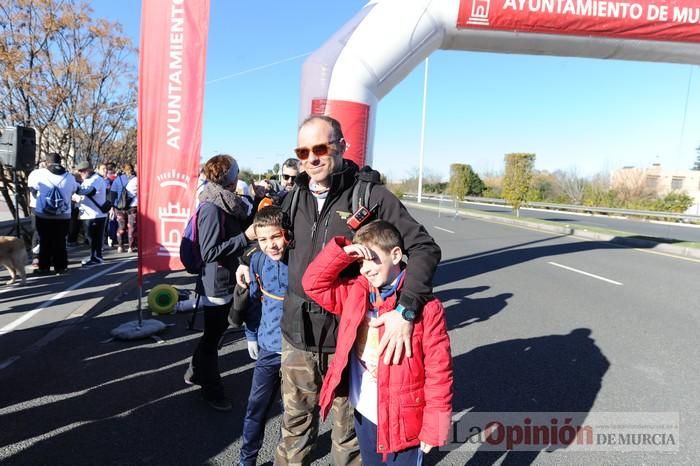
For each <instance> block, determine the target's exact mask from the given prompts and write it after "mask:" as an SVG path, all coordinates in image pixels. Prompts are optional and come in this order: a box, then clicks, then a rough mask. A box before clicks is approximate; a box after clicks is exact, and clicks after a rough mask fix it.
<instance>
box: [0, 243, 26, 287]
mask: <svg viewBox="0 0 700 466" xmlns="http://www.w3.org/2000/svg"><path fill="white" fill-rule="evenodd" d="M26 264H27V250H26V249H25V246H24V240H22V239H21V238H15V237H14V236H0V265H4V266H5V267H7V270H9V271H10V281H8V282H7V284H8V285H12V284H13V283H14V282H15V281H16V279H17V275H19V276H20V277H21V279H22V284H24V283H25V282H26V281H27V272H26V271H25V270H24V266H25V265H26Z"/></svg>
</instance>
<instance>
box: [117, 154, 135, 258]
mask: <svg viewBox="0 0 700 466" xmlns="http://www.w3.org/2000/svg"><path fill="white" fill-rule="evenodd" d="M122 171H123V173H122V174H120V175H119V176H117V177H116V178H115V179H114V181H113V182H112V188H111V190H112V195H113V197H114V204H115V209H114V210H115V212H116V216H117V224H118V226H117V252H123V251H124V234H125V233H126V234H127V249H126V251H127V252H132V251H133V250H134V241H135V240H136V206H137V204H138V197H137V191H138V178H137V177H136V171H135V170H134V166H133V165H132V164H130V163H125V164H124V166H123V167H122ZM124 190H126V192H127V194H128V197H127V199H128V200H129V203H128V204H129V205H128V206H127V208H126V209H121V208H119V207H120V206H119V199H120V197H121V195H122V191H124Z"/></svg>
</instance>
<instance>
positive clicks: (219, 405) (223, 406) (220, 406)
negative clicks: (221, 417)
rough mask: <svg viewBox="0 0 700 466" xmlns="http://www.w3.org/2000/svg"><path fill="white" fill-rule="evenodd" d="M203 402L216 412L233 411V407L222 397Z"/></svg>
mask: <svg viewBox="0 0 700 466" xmlns="http://www.w3.org/2000/svg"><path fill="white" fill-rule="evenodd" d="M205 401H206V402H207V404H208V405H209V406H211V407H212V408H214V409H215V410H217V411H222V412H226V411H231V410H232V409H233V405H232V404H231V402H230V401H229V399H228V398H226V397H225V396H224V397H217V398H209V399H207V398H205Z"/></svg>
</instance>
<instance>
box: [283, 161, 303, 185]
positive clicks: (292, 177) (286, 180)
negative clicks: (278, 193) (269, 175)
mask: <svg viewBox="0 0 700 466" xmlns="http://www.w3.org/2000/svg"><path fill="white" fill-rule="evenodd" d="M298 174H299V160H297V159H292V158H289V159H287V160H285V161H284V163H283V164H282V176H281V177H280V186H281V187H282V190H284V191H287V192H289V191H291V190H292V189H294V182H295V181H296V178H297V175H298Z"/></svg>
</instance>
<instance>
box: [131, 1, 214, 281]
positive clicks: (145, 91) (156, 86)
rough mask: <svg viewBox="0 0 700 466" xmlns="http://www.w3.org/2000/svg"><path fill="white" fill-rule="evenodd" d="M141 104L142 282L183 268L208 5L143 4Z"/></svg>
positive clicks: (197, 153)
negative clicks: (181, 249) (147, 276)
mask: <svg viewBox="0 0 700 466" xmlns="http://www.w3.org/2000/svg"><path fill="white" fill-rule="evenodd" d="M141 3H142V11H141V49H140V57H139V103H138V167H137V170H138V179H139V183H138V189H139V191H138V238H139V244H138V252H139V267H138V269H139V284H140V283H142V280H143V276H144V275H145V274H148V273H151V272H157V271H161V270H176V269H182V268H183V267H182V264H181V263H180V254H179V247H180V238H181V236H182V231H183V230H184V229H185V225H186V223H187V220H188V218H189V217H190V215H191V214H192V208H193V207H194V196H195V190H196V184H197V177H198V173H199V160H200V145H201V141H202V108H203V102H204V72H205V64H206V50H207V32H208V23H209V0H144V1H143V2H141Z"/></svg>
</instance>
